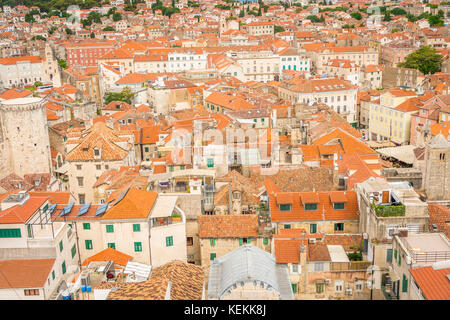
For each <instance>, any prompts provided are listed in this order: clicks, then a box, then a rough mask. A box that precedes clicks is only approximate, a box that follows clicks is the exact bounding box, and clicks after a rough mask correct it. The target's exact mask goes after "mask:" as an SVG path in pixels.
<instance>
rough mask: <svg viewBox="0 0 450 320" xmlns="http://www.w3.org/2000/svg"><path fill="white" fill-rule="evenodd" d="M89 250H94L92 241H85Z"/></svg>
mask: <svg viewBox="0 0 450 320" xmlns="http://www.w3.org/2000/svg"><path fill="white" fill-rule="evenodd" d="M84 243H85V245H86V249H87V250H92V240H84Z"/></svg>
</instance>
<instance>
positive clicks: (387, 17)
mask: <svg viewBox="0 0 450 320" xmlns="http://www.w3.org/2000/svg"><path fill="white" fill-rule="evenodd" d="M391 20H392V18H391V13H390V12H389V11H387V12H386V13H385V14H384V17H383V21H391Z"/></svg>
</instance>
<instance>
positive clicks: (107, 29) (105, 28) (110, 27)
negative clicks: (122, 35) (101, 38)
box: [103, 26, 116, 31]
mask: <svg viewBox="0 0 450 320" xmlns="http://www.w3.org/2000/svg"><path fill="white" fill-rule="evenodd" d="M103 31H116V29H114V27H113V26H106V27H104V28H103Z"/></svg>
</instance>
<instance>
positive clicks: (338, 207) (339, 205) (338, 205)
mask: <svg viewBox="0 0 450 320" xmlns="http://www.w3.org/2000/svg"><path fill="white" fill-rule="evenodd" d="M333 208H334V210H343V209H345V203H344V202H335V203H333Z"/></svg>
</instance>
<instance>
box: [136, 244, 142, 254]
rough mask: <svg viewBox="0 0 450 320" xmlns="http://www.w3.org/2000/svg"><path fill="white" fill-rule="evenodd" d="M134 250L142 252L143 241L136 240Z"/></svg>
mask: <svg viewBox="0 0 450 320" xmlns="http://www.w3.org/2000/svg"><path fill="white" fill-rule="evenodd" d="M134 251H135V252H141V251H142V243H141V242H135V243H134Z"/></svg>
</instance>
